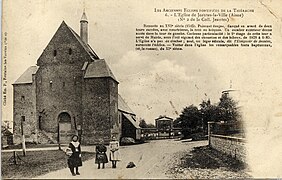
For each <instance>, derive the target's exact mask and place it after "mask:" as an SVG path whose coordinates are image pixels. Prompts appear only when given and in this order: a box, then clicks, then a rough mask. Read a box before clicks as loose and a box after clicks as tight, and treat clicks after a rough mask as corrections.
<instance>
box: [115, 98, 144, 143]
mask: <svg viewBox="0 0 282 180" xmlns="http://www.w3.org/2000/svg"><path fill="white" fill-rule="evenodd" d="M118 117H119V122H121V124H122V127H121V129H122V130H121V137H131V138H133V139H135V140H140V139H141V128H140V127H139V125H138V123H137V122H136V114H135V113H134V112H133V111H132V110H131V109H130V107H129V106H128V105H127V104H126V102H125V101H124V100H123V98H122V97H121V96H120V95H118Z"/></svg>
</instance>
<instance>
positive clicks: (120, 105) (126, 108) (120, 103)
mask: <svg viewBox="0 0 282 180" xmlns="http://www.w3.org/2000/svg"><path fill="white" fill-rule="evenodd" d="M118 109H119V110H120V111H123V112H126V113H129V114H133V115H135V113H134V112H133V111H132V110H131V108H130V107H129V106H128V105H127V104H126V102H125V101H124V99H123V98H122V97H121V95H120V94H119V95H118Z"/></svg>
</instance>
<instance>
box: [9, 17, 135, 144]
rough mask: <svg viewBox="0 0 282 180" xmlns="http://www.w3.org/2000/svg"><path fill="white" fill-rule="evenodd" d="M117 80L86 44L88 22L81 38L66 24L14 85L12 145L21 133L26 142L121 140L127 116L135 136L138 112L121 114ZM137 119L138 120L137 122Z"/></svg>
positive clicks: (84, 19) (82, 26) (83, 22)
mask: <svg viewBox="0 0 282 180" xmlns="http://www.w3.org/2000/svg"><path fill="white" fill-rule="evenodd" d="M118 84H119V82H118V81H117V79H116V77H115V76H114V74H113V73H112V71H111V69H110V68H109V66H108V65H107V63H106V61H105V60H104V59H100V58H99V57H98V55H97V54H96V53H95V52H94V50H93V49H92V48H91V47H90V45H89V44H88V20H87V17H86V14H85V12H84V13H83V15H82V18H81V20H80V35H78V34H77V33H76V32H75V31H74V30H73V29H72V28H71V27H69V26H68V25H67V24H66V23H65V22H64V21H63V22H62V23H61V25H60V27H59V28H58V30H57V31H56V33H55V34H54V36H53V37H52V39H51V40H50V42H49V44H48V45H47V47H46V48H45V49H44V51H43V53H42V54H41V55H40V57H39V58H38V60H37V65H36V66H31V67H29V68H28V69H27V70H26V71H25V72H24V73H23V74H22V75H21V76H20V77H19V78H18V79H17V80H16V81H15V83H14V84H13V88H14V99H13V100H14V102H13V105H14V109H13V110H14V112H13V121H14V143H15V144H17V143H20V142H21V138H22V133H23V134H24V135H25V139H26V141H27V142H34V143H58V142H60V143H61V144H65V143H69V142H70V139H71V136H72V135H73V134H78V135H79V136H80V137H81V142H82V144H96V143H98V142H99V139H101V138H102V139H104V141H105V143H107V142H109V140H110V139H111V137H112V136H116V137H117V138H121V136H122V128H127V127H122V121H123V120H122V118H124V117H125V116H123V114H125V115H128V114H129V115H130V116H131V117H132V118H131V119H130V120H128V121H129V122H130V123H131V124H134V126H133V127H135V131H136V132H137V129H138V125H136V123H137V122H136V119H134V118H135V114H134V113H132V112H129V113H127V112H126V110H124V108H123V109H122V111H120V110H119V105H118V104H119V101H120V102H121V101H122V102H124V101H123V99H122V98H121V97H120V96H119V95H118ZM134 121H135V122H134Z"/></svg>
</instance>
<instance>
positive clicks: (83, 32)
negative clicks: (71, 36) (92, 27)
mask: <svg viewBox="0 0 282 180" xmlns="http://www.w3.org/2000/svg"><path fill="white" fill-rule="evenodd" d="M80 38H81V39H82V41H83V42H84V43H85V44H88V21H87V17H86V14H85V11H83V14H82V17H81V20H80Z"/></svg>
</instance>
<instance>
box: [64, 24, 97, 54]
mask: <svg viewBox="0 0 282 180" xmlns="http://www.w3.org/2000/svg"><path fill="white" fill-rule="evenodd" d="M62 24H65V25H66V26H67V28H68V29H69V30H70V31H71V33H72V34H73V35H74V37H75V38H76V39H77V41H78V42H79V43H80V44H81V45H82V47H83V48H84V49H85V51H86V52H87V53H88V54H89V55H90V56H91V57H92V58H93V59H99V57H98V55H97V54H96V53H95V51H94V50H93V49H92V48H91V47H90V46H89V44H85V42H83V41H82V39H81V38H80V36H79V35H78V34H77V33H76V32H75V31H74V30H73V29H72V28H71V27H69V26H68V25H67V24H66V23H65V21H63V22H62Z"/></svg>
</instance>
